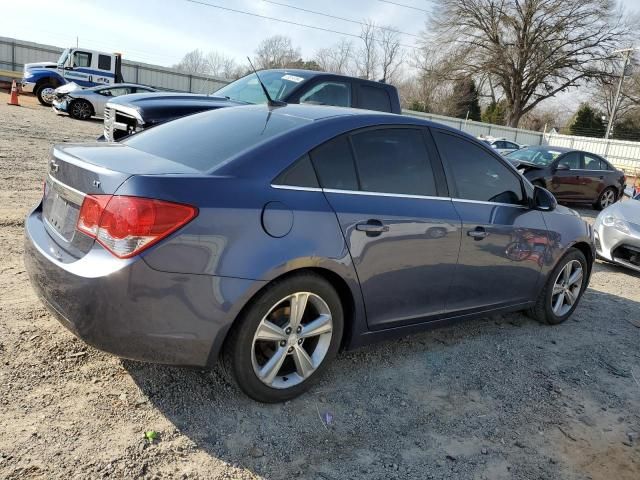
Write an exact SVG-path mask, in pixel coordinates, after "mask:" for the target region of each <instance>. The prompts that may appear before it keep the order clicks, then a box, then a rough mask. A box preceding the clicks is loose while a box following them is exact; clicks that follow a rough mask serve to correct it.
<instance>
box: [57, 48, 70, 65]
mask: <svg viewBox="0 0 640 480" xmlns="http://www.w3.org/2000/svg"><path fill="white" fill-rule="evenodd" d="M68 56H69V49H68V48H67V49H65V51H64V52H62V54H61V55H60V58H59V59H58V65H64V64H65V62H66V61H67V57H68Z"/></svg>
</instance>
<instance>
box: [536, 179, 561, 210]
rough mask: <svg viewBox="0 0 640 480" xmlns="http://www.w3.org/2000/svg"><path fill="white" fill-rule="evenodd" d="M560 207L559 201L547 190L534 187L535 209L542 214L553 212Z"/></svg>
mask: <svg viewBox="0 0 640 480" xmlns="http://www.w3.org/2000/svg"><path fill="white" fill-rule="evenodd" d="M557 206H558V201H557V200H556V197H554V196H553V194H552V193H551V192H550V191H549V190H547V189H546V188H542V187H539V186H538V185H534V187H533V208H535V209H536V210H540V211H542V212H551V211H553V210H555V209H556V207H557Z"/></svg>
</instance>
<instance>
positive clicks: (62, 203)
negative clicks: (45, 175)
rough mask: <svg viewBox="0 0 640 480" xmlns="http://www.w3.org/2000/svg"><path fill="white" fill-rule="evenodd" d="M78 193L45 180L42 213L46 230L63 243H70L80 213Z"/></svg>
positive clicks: (79, 194)
mask: <svg viewBox="0 0 640 480" xmlns="http://www.w3.org/2000/svg"><path fill="white" fill-rule="evenodd" d="M82 197H83V196H82V194H81V193H80V192H71V191H69V190H67V189H65V187H64V186H63V185H62V184H60V183H59V182H57V181H55V180H54V179H51V178H49V179H47V182H46V184H45V195H44V204H43V208H42V213H43V215H44V220H45V223H46V225H47V227H48V230H49V231H50V232H52V233H54V234H55V235H56V236H58V237H59V238H61V239H62V240H64V241H65V242H69V243H70V242H71V241H72V240H73V235H74V234H75V231H76V223H77V221H78V215H79V213H80V204H81V203H82V202H78V200H79V198H82Z"/></svg>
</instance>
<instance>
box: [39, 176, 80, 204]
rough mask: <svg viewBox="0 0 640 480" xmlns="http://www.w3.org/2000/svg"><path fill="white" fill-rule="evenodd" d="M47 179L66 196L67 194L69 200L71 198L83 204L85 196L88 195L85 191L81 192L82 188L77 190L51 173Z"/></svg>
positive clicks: (76, 202)
mask: <svg viewBox="0 0 640 480" xmlns="http://www.w3.org/2000/svg"><path fill="white" fill-rule="evenodd" d="M47 181H51V183H52V185H53V187H54V188H55V189H56V190H58V191H59V192H60V193H62V195H63V196H65V194H66V197H67V200H71V201H72V202H74V203H75V204H77V205H82V202H83V201H84V197H86V196H87V195H86V194H85V193H84V192H81V191H80V190H76V189H75V188H73V187H70V186H68V185H65V184H64V183H62V182H61V181H60V180H58V179H57V178H54V177H52V176H51V174H49V175H47Z"/></svg>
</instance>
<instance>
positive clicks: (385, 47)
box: [378, 27, 404, 83]
mask: <svg viewBox="0 0 640 480" xmlns="http://www.w3.org/2000/svg"><path fill="white" fill-rule="evenodd" d="M378 36H379V38H380V46H381V57H382V58H381V61H380V64H381V68H382V81H384V82H389V83H391V82H392V81H393V80H394V77H395V76H396V74H397V73H398V69H399V68H400V65H401V64H402V60H403V58H404V51H403V49H402V46H401V45H400V34H399V33H398V32H397V31H396V30H393V29H392V28H391V27H384V28H383V29H380V31H379V33H378Z"/></svg>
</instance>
